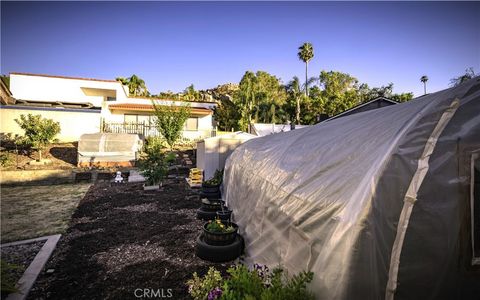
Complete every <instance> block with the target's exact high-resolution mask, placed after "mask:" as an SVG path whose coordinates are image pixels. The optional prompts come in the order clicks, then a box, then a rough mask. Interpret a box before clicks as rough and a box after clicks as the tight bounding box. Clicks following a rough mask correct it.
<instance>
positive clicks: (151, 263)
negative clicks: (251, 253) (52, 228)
mask: <svg viewBox="0 0 480 300" xmlns="http://www.w3.org/2000/svg"><path fill="white" fill-rule="evenodd" d="M190 196H191V194H189V191H188V190H187V189H186V186H185V183H184V181H183V180H180V181H179V182H175V181H172V182H170V183H166V184H165V186H164V188H163V190H162V191H144V190H143V188H142V184H113V183H97V184H95V185H94V186H92V187H91V188H90V190H89V191H88V192H87V194H86V196H85V197H84V198H83V200H82V201H81V202H80V204H79V206H78V208H77V210H76V211H75V213H74V214H73V217H72V220H71V223H70V227H69V229H68V230H67V232H66V233H65V234H64V235H63V236H62V238H61V240H60V241H59V243H58V245H57V248H56V250H55V251H54V253H53V256H52V257H51V259H50V261H49V262H48V263H47V266H46V267H45V270H46V269H54V270H55V271H54V272H53V274H50V275H47V274H45V273H43V274H41V275H40V276H39V279H38V280H37V282H36V283H35V285H34V287H33V289H32V291H31V292H30V294H29V296H28V299H62V300H63V299H138V298H137V297H135V294H134V293H135V290H137V289H152V290H162V289H163V290H166V289H171V292H172V294H173V297H172V299H188V298H190V297H189V296H188V291H187V286H186V285H185V282H186V281H187V280H188V279H190V278H191V277H192V273H193V272H195V271H196V272H198V273H199V274H202V275H203V274H205V273H206V271H207V270H208V268H209V267H210V266H216V268H217V269H219V270H221V271H222V272H225V270H226V268H227V267H228V266H229V265H230V264H231V263H225V264H214V263H209V262H206V261H203V260H201V259H199V258H198V257H196V256H195V249H194V246H195V240H196V237H197V236H198V235H199V234H200V233H201V231H202V226H203V224H204V222H202V221H199V220H197V219H196V210H197V208H198V207H200V205H201V202H200V200H199V199H198V197H190Z"/></svg>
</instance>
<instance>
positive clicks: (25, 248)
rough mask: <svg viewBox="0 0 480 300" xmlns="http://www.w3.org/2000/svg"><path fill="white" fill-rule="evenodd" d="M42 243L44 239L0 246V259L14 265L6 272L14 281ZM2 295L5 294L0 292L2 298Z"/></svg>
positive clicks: (18, 277) (20, 275) (23, 270)
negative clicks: (0, 257)
mask: <svg viewBox="0 0 480 300" xmlns="http://www.w3.org/2000/svg"><path fill="white" fill-rule="evenodd" d="M44 243H45V241H40V242H33V243H28V244H23V245H16V246H7V247H2V250H1V253H2V254H1V256H2V260H3V261H5V262H7V263H9V264H12V265H15V266H16V267H15V268H12V269H10V270H8V271H7V274H9V275H10V276H11V277H12V278H13V279H15V281H18V280H19V279H20V277H22V275H23V272H25V270H26V269H27V268H28V266H29V265H30V263H31V262H32V261H33V259H34V258H35V256H36V255H37V253H38V251H40V249H41V248H42V246H43V244H44ZM4 296H5V295H3V294H2V299H4Z"/></svg>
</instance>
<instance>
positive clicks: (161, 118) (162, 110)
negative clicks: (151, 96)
mask: <svg viewBox="0 0 480 300" xmlns="http://www.w3.org/2000/svg"><path fill="white" fill-rule="evenodd" d="M152 103H153V108H154V114H155V124H156V126H157V129H158V131H159V132H160V133H161V134H162V135H163V138H165V141H166V142H167V144H168V145H169V146H170V150H173V145H174V144H175V142H176V141H177V140H178V139H179V138H180V136H181V135H182V129H183V126H184V124H185V122H186V121H187V119H188V116H189V115H190V106H189V105H175V104H174V103H172V104H171V105H159V104H157V103H155V101H153V100H152Z"/></svg>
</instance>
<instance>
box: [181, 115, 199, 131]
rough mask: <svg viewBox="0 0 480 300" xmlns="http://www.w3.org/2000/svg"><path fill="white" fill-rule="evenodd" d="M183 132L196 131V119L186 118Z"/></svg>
mask: <svg viewBox="0 0 480 300" xmlns="http://www.w3.org/2000/svg"><path fill="white" fill-rule="evenodd" d="M183 129H184V130H194V131H196V130H198V118H188V119H187V121H186V122H185V126H183Z"/></svg>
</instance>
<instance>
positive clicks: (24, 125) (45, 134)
mask: <svg viewBox="0 0 480 300" xmlns="http://www.w3.org/2000/svg"><path fill="white" fill-rule="evenodd" d="M15 122H17V124H18V125H19V126H20V128H21V129H23V130H24V131H25V136H24V138H25V142H26V143H28V144H29V145H31V146H32V147H33V148H35V149H37V150H38V156H39V161H40V160H42V151H43V150H44V149H45V147H46V146H47V145H48V144H50V143H51V142H52V141H53V139H54V138H55V136H56V135H57V134H59V133H60V130H61V129H60V123H59V122H55V121H53V120H52V119H45V118H42V116H41V115H32V114H28V115H20V119H15Z"/></svg>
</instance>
